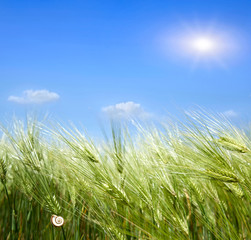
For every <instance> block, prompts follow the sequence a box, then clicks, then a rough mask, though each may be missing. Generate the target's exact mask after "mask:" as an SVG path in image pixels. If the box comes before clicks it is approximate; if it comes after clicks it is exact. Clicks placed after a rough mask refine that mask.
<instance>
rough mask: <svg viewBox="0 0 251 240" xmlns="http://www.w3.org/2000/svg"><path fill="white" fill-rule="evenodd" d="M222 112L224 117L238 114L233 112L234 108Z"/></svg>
mask: <svg viewBox="0 0 251 240" xmlns="http://www.w3.org/2000/svg"><path fill="white" fill-rule="evenodd" d="M223 114H224V115H225V116H226V117H229V118H232V117H237V116H238V113H237V112H235V111H234V110H227V111H225V112H223Z"/></svg>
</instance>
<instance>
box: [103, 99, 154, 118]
mask: <svg viewBox="0 0 251 240" xmlns="http://www.w3.org/2000/svg"><path fill="white" fill-rule="evenodd" d="M102 111H103V112H104V113H106V114H107V115H109V116H110V117H113V118H131V117H133V118H134V117H136V118H140V119H146V118H149V117H150V116H151V114H150V113H148V112H145V111H144V109H143V108H142V107H141V105H140V104H139V103H134V102H122V103H117V104H115V105H111V106H107V107H103V108H102Z"/></svg>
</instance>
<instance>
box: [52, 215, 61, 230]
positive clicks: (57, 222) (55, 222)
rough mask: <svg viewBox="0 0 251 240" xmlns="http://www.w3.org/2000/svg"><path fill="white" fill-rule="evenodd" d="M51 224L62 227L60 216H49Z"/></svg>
mask: <svg viewBox="0 0 251 240" xmlns="http://www.w3.org/2000/svg"><path fill="white" fill-rule="evenodd" d="M51 223H52V224H53V225H54V226H55V227H61V226H63V225H64V219H63V218H62V217H60V216H57V215H52V216H51Z"/></svg>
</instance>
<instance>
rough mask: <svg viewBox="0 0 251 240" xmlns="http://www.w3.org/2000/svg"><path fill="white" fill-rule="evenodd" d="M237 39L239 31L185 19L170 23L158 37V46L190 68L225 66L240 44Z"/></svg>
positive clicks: (234, 55)
mask: <svg viewBox="0 0 251 240" xmlns="http://www.w3.org/2000/svg"><path fill="white" fill-rule="evenodd" d="M240 40H241V39H240V37H239V34H238V32H236V31H235V30H232V29H231V28H229V27H227V26H225V25H221V24H219V23H216V22H212V23H210V22H208V23H203V22H195V23H193V22H184V23H182V24H181V25H178V24H177V25H176V26H173V27H169V29H168V31H167V32H166V33H164V34H163V37H161V44H160V45H161V48H160V50H161V51H162V52H164V54H165V55H166V56H167V57H168V58H169V59H173V60H175V61H180V62H181V63H186V64H188V66H192V68H193V69H194V68H197V67H199V66H202V67H204V66H206V67H208V66H209V68H211V66H214V65H218V66H220V67H223V68H227V66H228V64H229V63H230V62H232V61H235V60H236V58H237V57H238V56H239V54H240V50H241V49H240V47H242V48H243V44H241V42H240Z"/></svg>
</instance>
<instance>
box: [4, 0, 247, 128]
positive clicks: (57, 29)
mask: <svg viewBox="0 0 251 240" xmlns="http://www.w3.org/2000/svg"><path fill="white" fill-rule="evenodd" d="M208 33H210V36H211V37H212V38H213V39H219V41H218V40H217V41H218V42H217V44H218V43H219V42H220V44H218V45H219V46H218V45H217V46H218V48H219V49H220V48H221V49H220V50H217V51H215V52H213V53H206V54H204V53H203V54H202V53H199V54H198V52H195V51H192V50H194V49H192V50H191V49H185V48H189V46H188V45H186V44H183V45H182V46H181V43H180V42H183V43H184V42H189V41H190V40H191V38H192V37H193V35H196V36H202V35H203V36H204V35H205V34H208ZM0 36H1V37H0V81H1V87H0V113H1V119H0V120H2V119H6V118H7V119H8V118H9V117H11V116H12V115H13V114H14V113H15V114H16V115H20V116H22V115H24V114H25V113H27V112H30V111H35V112H37V113H39V114H43V113H46V112H48V113H50V114H51V115H52V116H53V117H54V118H55V119H59V120H61V121H64V122H67V121H73V122H74V123H79V122H81V123H82V125H83V126H85V127H86V128H87V129H89V130H90V131H95V129H96V128H97V126H98V124H97V123H98V121H99V120H101V121H102V119H103V117H105V116H107V115H112V116H119V117H126V116H127V115H133V116H138V117H140V118H143V119H147V118H154V119H158V118H160V119H161V118H162V117H163V116H164V115H165V114H166V112H170V113H172V114H174V115H175V114H176V113H178V111H180V109H184V110H187V109H188V108H190V107H191V106H194V105H200V106H202V107H205V108H208V109H211V110H213V111H216V112H222V113H225V114H226V115H228V116H229V117H230V118H238V119H245V120H249V119H250V116H251V111H250V101H251V81H250V78H251V67H250V66H251V49H250V47H249V45H250V44H249V43H250V41H251V2H250V1H248V0H247V1H244V0H242V1H233V0H232V1H231V0H228V1H222V0H217V1H214V0H210V1H209V0H208V1H206V0H205V1H195V0H190V1H177V0H169V1H160V0H154V1H148V0H144V1H141V0H139V1H108V0H107V1H93V0H92V1H90V0H89V1H64V0H60V1H46V0H43V1H12V0H9V1H3V0H2V1H0ZM170 39H172V40H173V41H169V40H170ZM190 47H191V46H190ZM187 50H189V51H187ZM198 55H199V57H198Z"/></svg>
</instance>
